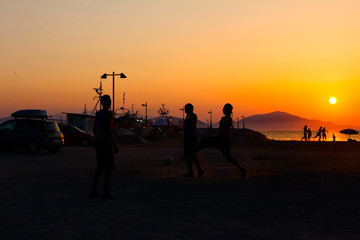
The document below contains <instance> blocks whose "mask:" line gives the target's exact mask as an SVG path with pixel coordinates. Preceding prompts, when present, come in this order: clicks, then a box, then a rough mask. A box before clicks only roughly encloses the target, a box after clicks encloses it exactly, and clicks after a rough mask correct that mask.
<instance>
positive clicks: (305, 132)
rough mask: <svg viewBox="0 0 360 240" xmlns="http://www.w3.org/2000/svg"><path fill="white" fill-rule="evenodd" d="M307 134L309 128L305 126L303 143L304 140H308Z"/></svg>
mask: <svg viewBox="0 0 360 240" xmlns="http://www.w3.org/2000/svg"><path fill="white" fill-rule="evenodd" d="M307 134H308V131H307V126H306V125H305V127H304V136H303V137H302V138H301V141H302V140H303V139H304V140H305V141H306V140H307Z"/></svg>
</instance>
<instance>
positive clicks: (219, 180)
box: [0, 138, 360, 240]
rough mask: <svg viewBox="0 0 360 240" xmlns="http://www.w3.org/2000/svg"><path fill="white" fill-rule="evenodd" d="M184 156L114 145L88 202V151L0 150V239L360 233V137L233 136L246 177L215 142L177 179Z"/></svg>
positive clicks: (165, 144)
mask: <svg viewBox="0 0 360 240" xmlns="http://www.w3.org/2000/svg"><path fill="white" fill-rule="evenodd" d="M182 152H183V150H182V142H181V139H180V138H174V139H163V140H160V141H154V142H151V143H148V144H121V146H120V153H119V154H116V155H115V158H116V159H115V164H116V169H115V171H114V173H113V178H112V182H111V192H112V194H114V195H115V196H117V198H116V199H113V200H103V199H89V198H88V193H89V191H90V188H91V183H92V178H93V174H94V172H95V170H96V160H95V150H94V148H92V147H64V148H63V149H61V150H60V151H59V152H58V153H57V154H50V153H47V152H45V151H44V152H41V153H40V154H36V155H33V154H28V153H26V152H22V151H4V152H0V163H1V168H0V176H1V178H0V205H1V208H0V216H1V219H2V223H1V225H0V239H309V240H310V239H311V240H312V239H321V240H335V239H336V240H337V239H344V240H348V239H360V231H359V230H358V223H357V221H358V219H359V217H360V214H359V213H360V205H359V202H360V143H357V142H353V143H347V142H336V143H331V142H324V143H319V142H299V141H284V142H282V141H248V142H234V143H233V145H232V154H233V156H234V157H235V158H236V159H238V161H239V162H240V163H241V164H242V165H243V166H244V167H246V168H247V171H248V178H247V179H242V178H241V177H240V173H239V171H238V170H237V169H236V168H235V167H234V166H232V165H231V164H230V163H228V162H227V161H226V160H225V158H224V157H223V156H222V155H221V154H220V153H219V151H218V150H217V149H213V148H209V149H204V150H202V151H200V152H199V153H198V157H199V159H200V162H201V164H202V167H203V169H204V170H205V172H206V174H205V176H204V177H203V178H202V179H196V178H191V179H189V178H184V177H182V174H183V173H185V172H186V171H187V168H186V163H185V162H184V161H183V160H182V159H181V156H182ZM167 155H169V156H171V157H172V158H173V161H172V162H171V163H170V164H168V165H166V164H164V162H163V160H162V159H163V157H164V156H167ZM99 187H100V189H101V186H99Z"/></svg>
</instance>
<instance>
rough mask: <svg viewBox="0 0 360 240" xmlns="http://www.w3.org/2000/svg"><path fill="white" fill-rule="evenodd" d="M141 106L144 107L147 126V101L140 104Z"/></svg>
mask: <svg viewBox="0 0 360 240" xmlns="http://www.w3.org/2000/svg"><path fill="white" fill-rule="evenodd" d="M141 106H143V107H145V126H147V106H148V105H147V101H146V102H145V104H142V105H141Z"/></svg>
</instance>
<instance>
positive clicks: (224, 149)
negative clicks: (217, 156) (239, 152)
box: [219, 140, 246, 177]
mask: <svg viewBox="0 0 360 240" xmlns="http://www.w3.org/2000/svg"><path fill="white" fill-rule="evenodd" d="M219 149H220V152H221V153H222V154H223V155H224V157H225V158H226V159H227V160H228V161H229V162H230V163H232V164H233V165H234V166H236V167H237V168H238V169H239V170H240V173H241V176H242V177H246V169H245V168H243V167H241V166H240V164H239V163H238V162H237V161H236V159H235V158H234V157H233V156H232V155H231V152H230V141H228V140H225V141H224V142H223V144H222V145H221V146H219Z"/></svg>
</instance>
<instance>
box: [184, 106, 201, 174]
mask: <svg viewBox="0 0 360 240" xmlns="http://www.w3.org/2000/svg"><path fill="white" fill-rule="evenodd" d="M185 113H186V119H185V121H184V157H185V160H186V161H187V164H188V168H189V172H188V173H186V174H184V175H183V176H184V177H194V172H193V169H192V162H194V163H195V165H196V167H197V169H198V178H200V177H202V175H203V174H204V171H203V170H202V169H201V167H200V163H199V159H198V158H197V156H196V152H195V151H196V142H197V137H196V123H197V116H196V114H195V113H194V106H193V105H192V104H191V103H188V104H186V105H185Z"/></svg>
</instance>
